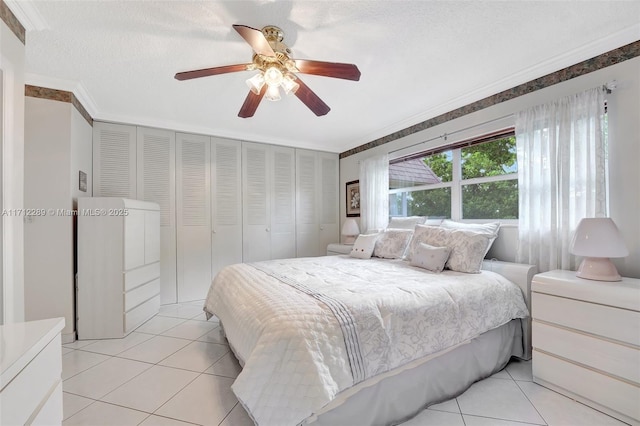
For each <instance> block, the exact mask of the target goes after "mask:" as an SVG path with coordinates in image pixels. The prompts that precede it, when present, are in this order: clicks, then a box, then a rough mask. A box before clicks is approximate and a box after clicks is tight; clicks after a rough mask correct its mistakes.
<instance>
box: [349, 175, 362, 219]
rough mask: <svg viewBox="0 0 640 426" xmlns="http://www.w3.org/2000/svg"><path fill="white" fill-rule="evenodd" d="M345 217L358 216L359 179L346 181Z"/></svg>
mask: <svg viewBox="0 0 640 426" xmlns="http://www.w3.org/2000/svg"><path fill="white" fill-rule="evenodd" d="M347 217H360V181H359V180H353V181H351V182H347Z"/></svg>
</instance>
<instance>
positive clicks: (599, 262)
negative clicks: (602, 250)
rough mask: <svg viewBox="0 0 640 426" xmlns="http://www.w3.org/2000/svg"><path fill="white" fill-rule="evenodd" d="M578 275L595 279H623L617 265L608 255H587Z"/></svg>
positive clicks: (577, 272)
mask: <svg viewBox="0 0 640 426" xmlns="http://www.w3.org/2000/svg"><path fill="white" fill-rule="evenodd" d="M576 277H578V278H584V279H587V280H595V281H622V277H621V276H620V274H618V269H617V268H616V265H614V264H613V262H612V261H611V260H610V259H609V258H608V257H585V258H584V259H583V260H582V262H581V263H580V267H579V268H578V270H577V271H576Z"/></svg>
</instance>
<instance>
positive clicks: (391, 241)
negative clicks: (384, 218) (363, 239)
mask: <svg viewBox="0 0 640 426" xmlns="http://www.w3.org/2000/svg"><path fill="white" fill-rule="evenodd" d="M412 235H413V230H412V229H390V228H387V229H386V230H385V231H384V232H383V233H381V234H380V236H379V237H378V240H377V241H376V247H375V249H374V250H373V256H376V257H382V258H384V259H402V256H404V252H405V250H406V249H407V246H408V245H409V240H410V239H411V236H412Z"/></svg>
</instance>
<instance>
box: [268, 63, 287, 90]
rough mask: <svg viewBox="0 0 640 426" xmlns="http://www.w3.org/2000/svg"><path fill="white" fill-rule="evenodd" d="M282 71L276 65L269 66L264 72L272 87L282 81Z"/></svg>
mask: <svg viewBox="0 0 640 426" xmlns="http://www.w3.org/2000/svg"><path fill="white" fill-rule="evenodd" d="M282 80H283V76H282V71H280V70H279V69H278V68H276V67H269V68H267V69H266V70H265V72H264V81H265V83H267V84H268V85H269V86H271V87H276V88H277V87H278V86H280V84H281V83H282Z"/></svg>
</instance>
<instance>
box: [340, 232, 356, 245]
mask: <svg viewBox="0 0 640 426" xmlns="http://www.w3.org/2000/svg"><path fill="white" fill-rule="evenodd" d="M356 238H357V235H343V236H342V241H343V242H342V244H345V245H348V246H352V245H353V244H354V243H355V242H356Z"/></svg>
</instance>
